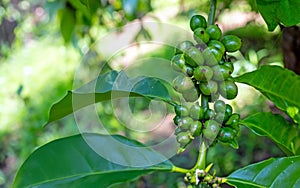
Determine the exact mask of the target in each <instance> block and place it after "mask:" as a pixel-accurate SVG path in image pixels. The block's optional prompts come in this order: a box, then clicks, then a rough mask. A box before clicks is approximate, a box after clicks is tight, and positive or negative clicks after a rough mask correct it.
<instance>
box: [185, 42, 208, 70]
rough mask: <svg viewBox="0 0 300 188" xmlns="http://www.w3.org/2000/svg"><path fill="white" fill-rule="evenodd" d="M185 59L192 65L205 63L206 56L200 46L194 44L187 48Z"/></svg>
mask: <svg viewBox="0 0 300 188" xmlns="http://www.w3.org/2000/svg"><path fill="white" fill-rule="evenodd" d="M185 60H186V61H185V63H186V64H188V65H190V66H192V67H196V66H198V65H203V64H204V57H203V55H202V53H201V52H200V51H199V50H198V48H196V47H194V46H191V47H190V48H188V49H187V51H186V54H185Z"/></svg>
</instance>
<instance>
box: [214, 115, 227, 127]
mask: <svg viewBox="0 0 300 188" xmlns="http://www.w3.org/2000/svg"><path fill="white" fill-rule="evenodd" d="M214 120H216V121H217V122H219V123H221V124H222V123H223V122H225V121H227V120H228V116H227V114H226V113H224V112H218V113H216V115H215V117H214Z"/></svg>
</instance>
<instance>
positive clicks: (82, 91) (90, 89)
mask: <svg viewBox="0 0 300 188" xmlns="http://www.w3.org/2000/svg"><path fill="white" fill-rule="evenodd" d="M166 84H167V83H166V82H164V81H162V80H160V79H158V78H152V77H137V78H128V77H127V75H126V74H125V73H124V72H120V73H118V72H116V71H111V72H108V73H105V74H103V75H101V76H99V77H98V78H97V79H95V80H93V81H91V82H90V83H88V84H86V85H84V86H82V87H81V88H79V89H77V90H75V91H69V92H68V93H67V95H66V96H65V97H64V98H62V99H61V100H60V101H58V102H57V103H55V104H54V105H53V106H52V107H51V109H50V113H49V119H48V122H47V124H49V123H51V122H53V121H56V120H58V119H60V118H63V117H65V116H67V115H69V114H71V113H73V112H75V111H77V110H79V109H81V108H83V107H86V106H88V105H91V104H94V103H97V102H101V101H105V100H111V99H115V98H121V97H136V96H142V97H147V98H150V99H159V100H162V101H165V102H167V103H170V104H174V102H173V101H172V99H171V97H170V95H169V88H170V87H169V86H167V87H166V86H165V85H166ZM167 88H168V89H167ZM47 124H46V125H47Z"/></svg>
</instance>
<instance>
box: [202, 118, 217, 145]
mask: <svg viewBox="0 0 300 188" xmlns="http://www.w3.org/2000/svg"><path fill="white" fill-rule="evenodd" d="M220 128H221V124H220V123H218V122H216V121H215V120H207V121H206V122H205V123H204V129H203V130H202V132H203V136H204V138H206V139H207V140H214V139H215V138H216V137H217V135H218V134H219V131H220Z"/></svg>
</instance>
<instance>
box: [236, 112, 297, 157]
mask: <svg viewBox="0 0 300 188" xmlns="http://www.w3.org/2000/svg"><path fill="white" fill-rule="evenodd" d="M241 124H243V125H245V126H247V127H248V128H249V129H251V130H252V131H253V132H254V133H256V134H257V135H259V136H267V137H269V138H270V139H272V140H273V141H274V142H275V143H277V144H278V145H279V146H280V148H281V149H282V150H283V151H284V152H286V153H287V154H289V155H297V154H298V155H299V154H300V137H299V130H298V129H297V128H296V127H295V126H293V125H292V124H290V123H289V122H287V121H286V120H285V119H284V118H283V117H282V116H281V115H274V114H272V113H270V112H264V113H257V114H254V115H251V116H248V117H247V118H245V119H243V120H242V121H241Z"/></svg>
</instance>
